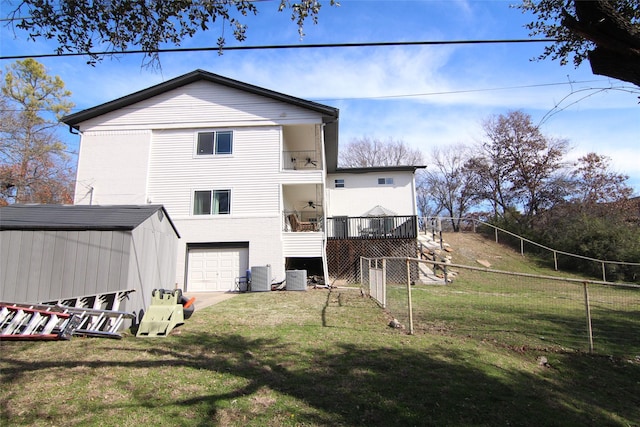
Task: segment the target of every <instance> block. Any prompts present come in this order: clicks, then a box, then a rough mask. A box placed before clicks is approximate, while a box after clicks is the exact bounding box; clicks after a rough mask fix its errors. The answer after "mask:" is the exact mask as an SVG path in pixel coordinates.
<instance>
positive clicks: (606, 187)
mask: <svg viewBox="0 0 640 427" xmlns="http://www.w3.org/2000/svg"><path fill="white" fill-rule="evenodd" d="M610 162H611V159H610V158H609V157H607V156H602V155H599V154H596V153H588V154H586V155H585V156H583V157H580V158H579V159H578V162H577V164H576V168H575V169H574V170H573V172H572V176H573V178H574V180H575V185H576V191H575V192H574V193H573V194H574V197H573V201H577V202H579V203H582V204H586V205H590V206H593V205H595V204H602V203H618V202H622V201H624V200H626V199H628V198H629V197H631V195H632V193H633V189H632V188H631V187H629V186H628V185H627V183H626V181H627V180H628V179H629V177H628V176H626V175H622V174H619V173H617V172H614V171H612V170H611V169H610V166H609V165H610Z"/></svg>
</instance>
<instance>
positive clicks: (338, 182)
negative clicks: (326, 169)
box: [335, 179, 344, 188]
mask: <svg viewBox="0 0 640 427" xmlns="http://www.w3.org/2000/svg"><path fill="white" fill-rule="evenodd" d="M335 187H336V188H344V179H336V180H335Z"/></svg>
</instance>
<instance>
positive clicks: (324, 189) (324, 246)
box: [320, 123, 329, 285]
mask: <svg viewBox="0 0 640 427" xmlns="http://www.w3.org/2000/svg"><path fill="white" fill-rule="evenodd" d="M324 127H325V123H322V126H321V127H320V129H321V133H320V139H321V141H320V151H321V154H322V224H323V227H322V272H323V274H324V283H325V285H327V284H328V283H329V264H328V262H327V158H326V154H325V151H324Z"/></svg>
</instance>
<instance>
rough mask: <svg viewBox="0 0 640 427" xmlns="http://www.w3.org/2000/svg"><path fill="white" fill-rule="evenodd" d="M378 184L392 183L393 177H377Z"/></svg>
mask: <svg viewBox="0 0 640 427" xmlns="http://www.w3.org/2000/svg"><path fill="white" fill-rule="evenodd" d="M378 185H393V178H378Z"/></svg>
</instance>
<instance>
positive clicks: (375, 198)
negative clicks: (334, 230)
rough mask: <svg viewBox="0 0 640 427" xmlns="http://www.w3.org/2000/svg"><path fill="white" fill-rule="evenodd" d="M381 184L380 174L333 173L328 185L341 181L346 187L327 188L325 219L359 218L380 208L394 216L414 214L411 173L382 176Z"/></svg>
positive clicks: (412, 177) (329, 186)
mask: <svg viewBox="0 0 640 427" xmlns="http://www.w3.org/2000/svg"><path fill="white" fill-rule="evenodd" d="M385 175H386V177H384V178H383V179H384V180H385V182H387V181H388V180H390V181H391V182H393V185H391V184H384V185H381V184H379V180H380V178H381V177H380V172H371V173H354V174H346V173H336V174H329V175H327V182H328V183H335V181H337V180H345V182H348V185H345V187H344V188H335V187H334V185H331V184H329V185H327V186H326V192H327V199H326V208H327V216H329V217H336V216H351V217H354V216H361V215H363V214H364V213H365V212H367V211H368V210H369V209H371V208H373V207H375V206H377V205H381V206H383V207H385V208H387V209H390V210H392V211H394V212H396V213H397V214H398V215H415V214H416V207H415V186H414V174H413V172H411V171H405V172H393V173H388V174H385Z"/></svg>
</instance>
